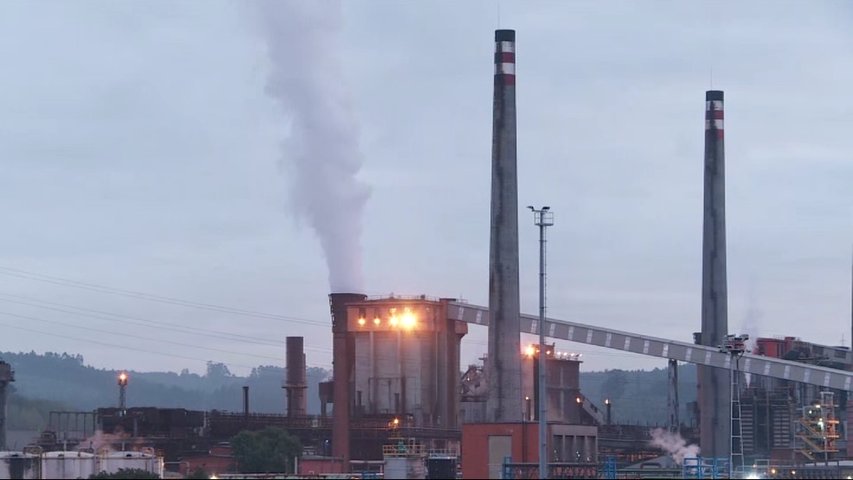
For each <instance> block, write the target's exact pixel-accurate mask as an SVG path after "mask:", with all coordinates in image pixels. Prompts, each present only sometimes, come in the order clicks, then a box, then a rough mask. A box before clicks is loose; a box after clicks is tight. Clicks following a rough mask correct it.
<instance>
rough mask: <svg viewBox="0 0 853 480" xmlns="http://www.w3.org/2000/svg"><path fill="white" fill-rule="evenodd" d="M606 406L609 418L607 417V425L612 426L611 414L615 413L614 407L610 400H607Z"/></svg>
mask: <svg viewBox="0 0 853 480" xmlns="http://www.w3.org/2000/svg"><path fill="white" fill-rule="evenodd" d="M604 405H605V406H607V417H605V418H606V422H607V425H612V422H613V417H612V416H611V414H612V413H613V412H612V410H611V408H612V407H613V404H612V403H611V402H610V400H605V401H604Z"/></svg>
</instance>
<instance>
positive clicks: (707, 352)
mask: <svg viewBox="0 0 853 480" xmlns="http://www.w3.org/2000/svg"><path fill="white" fill-rule="evenodd" d="M448 316H449V317H450V318H452V319H455V320H461V321H464V322H467V323H472V324H475V325H484V326H486V325H488V324H489V309H488V307H481V306H478V305H469V304H467V303H460V302H450V303H449V305H448ZM544 328H545V335H546V336H548V337H550V338H555V339H559V340H568V341H570V342H577V343H585V344H587V345H594V346H597V347H604V348H611V349H614V350H621V351H623V352H631V353H636V354H639V355H647V356H650V357H660V358H671V359H674V360H678V361H679V362H688V363H695V364H698V365H708V366H711V367H716V368H725V369H727V370H728V369H729V366H730V362H731V356H730V355H728V354H726V353H723V352H720V351H719V350H718V349H716V348H713V347H706V346H703V345H696V344H693V343H688V342H679V341H676V340H667V339H664V338H657V337H651V336H648V335H639V334H636V333H629V332H622V331H619V330H611V329H609V328H603V327H595V326H592V325H584V324H582V323H575V322H567V321H565V320H556V319H553V318H548V319H547V320H546V321H545V325H544ZM521 331H522V332H524V333H531V334H535V335H538V334H539V317H536V316H533V315H525V314H522V315H521ZM740 370H741V371H742V372H745V373H751V374H754V375H762V376H765V377H772V378H781V379H784V380H791V381H795V382H801V383H808V384H811V385H818V386H821V387H825V388H834V389H838V390H846V391H850V390H851V387H853V372H847V371H844V370H837V369H834V368H827V367H819V366H814V365H807V364H803V363H797V362H792V361H789V360H781V359H778V358H773V357H763V356H759V355H752V354H745V355H744V356H743V357H742V358H741V360H740Z"/></svg>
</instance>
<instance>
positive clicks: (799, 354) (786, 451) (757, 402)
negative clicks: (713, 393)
mask: <svg viewBox="0 0 853 480" xmlns="http://www.w3.org/2000/svg"><path fill="white" fill-rule="evenodd" d="M753 353H755V354H756V355H763V356H767V357H773V358H781V359H785V360H793V361H796V362H801V363H807V364H812V365H820V366H825V367H830V368H836V369H839V370H851V365H853V355H851V351H850V349H849V348H847V347H834V346H826V345H818V344H814V343H810V342H805V341H802V340H800V339H798V338H796V337H790V336H788V337H782V338H758V339H756V341H755V347H754V350H753ZM847 397H848V395H847V392H845V391H840V390H832V389H828V388H823V387H819V386H817V385H809V384H804V383H797V382H792V381H788V380H783V379H774V378H769V377H755V376H754V377H753V378H751V379H750V382H749V385H748V386H747V387H746V388H744V389H743V391H742V392H741V412H742V418H743V437H744V445H743V446H744V454H745V455H746V456H747V457H752V458H768V459H771V460H775V461H784V462H797V463H799V462H812V461H815V460H825V459H830V460H831V459H837V458H840V457H841V456H845V454H847V452H846V450H847V449H849V448H850V441H849V439H848V436H849V432H850V428H849V426H850V425H849V421H850V416H849V415H848V412H849V408H848V403H847V402H848V400H847ZM842 452H843V453H842ZM847 456H849V454H847Z"/></svg>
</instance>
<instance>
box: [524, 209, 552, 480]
mask: <svg viewBox="0 0 853 480" xmlns="http://www.w3.org/2000/svg"><path fill="white" fill-rule="evenodd" d="M527 208H529V209H530V211H531V212H533V223H534V224H535V225H536V226H537V227H539V327H538V329H539V393H538V394H537V396H538V397H539V411H538V412H537V415H539V478H548V473H549V472H548V455H547V452H548V436H547V434H546V432H545V430H546V429H547V428H548V422H547V420H546V416H547V412H548V407H547V403H548V400H547V398H546V397H545V396H546V395H547V393H546V392H547V390H546V388H545V357H546V355H542V353H543V352H545V228H546V227H550V226H551V225H554V214H553V213H552V212H550V210H551V207H547V206H545V207H542V208H540V209H539V210H537V209H535V208H533V207H532V206H528V207H527Z"/></svg>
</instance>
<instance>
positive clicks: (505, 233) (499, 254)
mask: <svg viewBox="0 0 853 480" xmlns="http://www.w3.org/2000/svg"><path fill="white" fill-rule="evenodd" d="M492 105H493V108H494V110H493V117H492V203H491V235H490V245H489V354H488V363H487V374H488V382H489V394H488V397H487V400H486V412H487V420H488V421H490V422H520V421H521V420H522V408H523V407H522V400H521V325H520V318H519V317H520V308H519V299H518V179H517V174H516V171H517V166H516V128H515V30H497V31H495V85H494V101H493V104H492Z"/></svg>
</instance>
